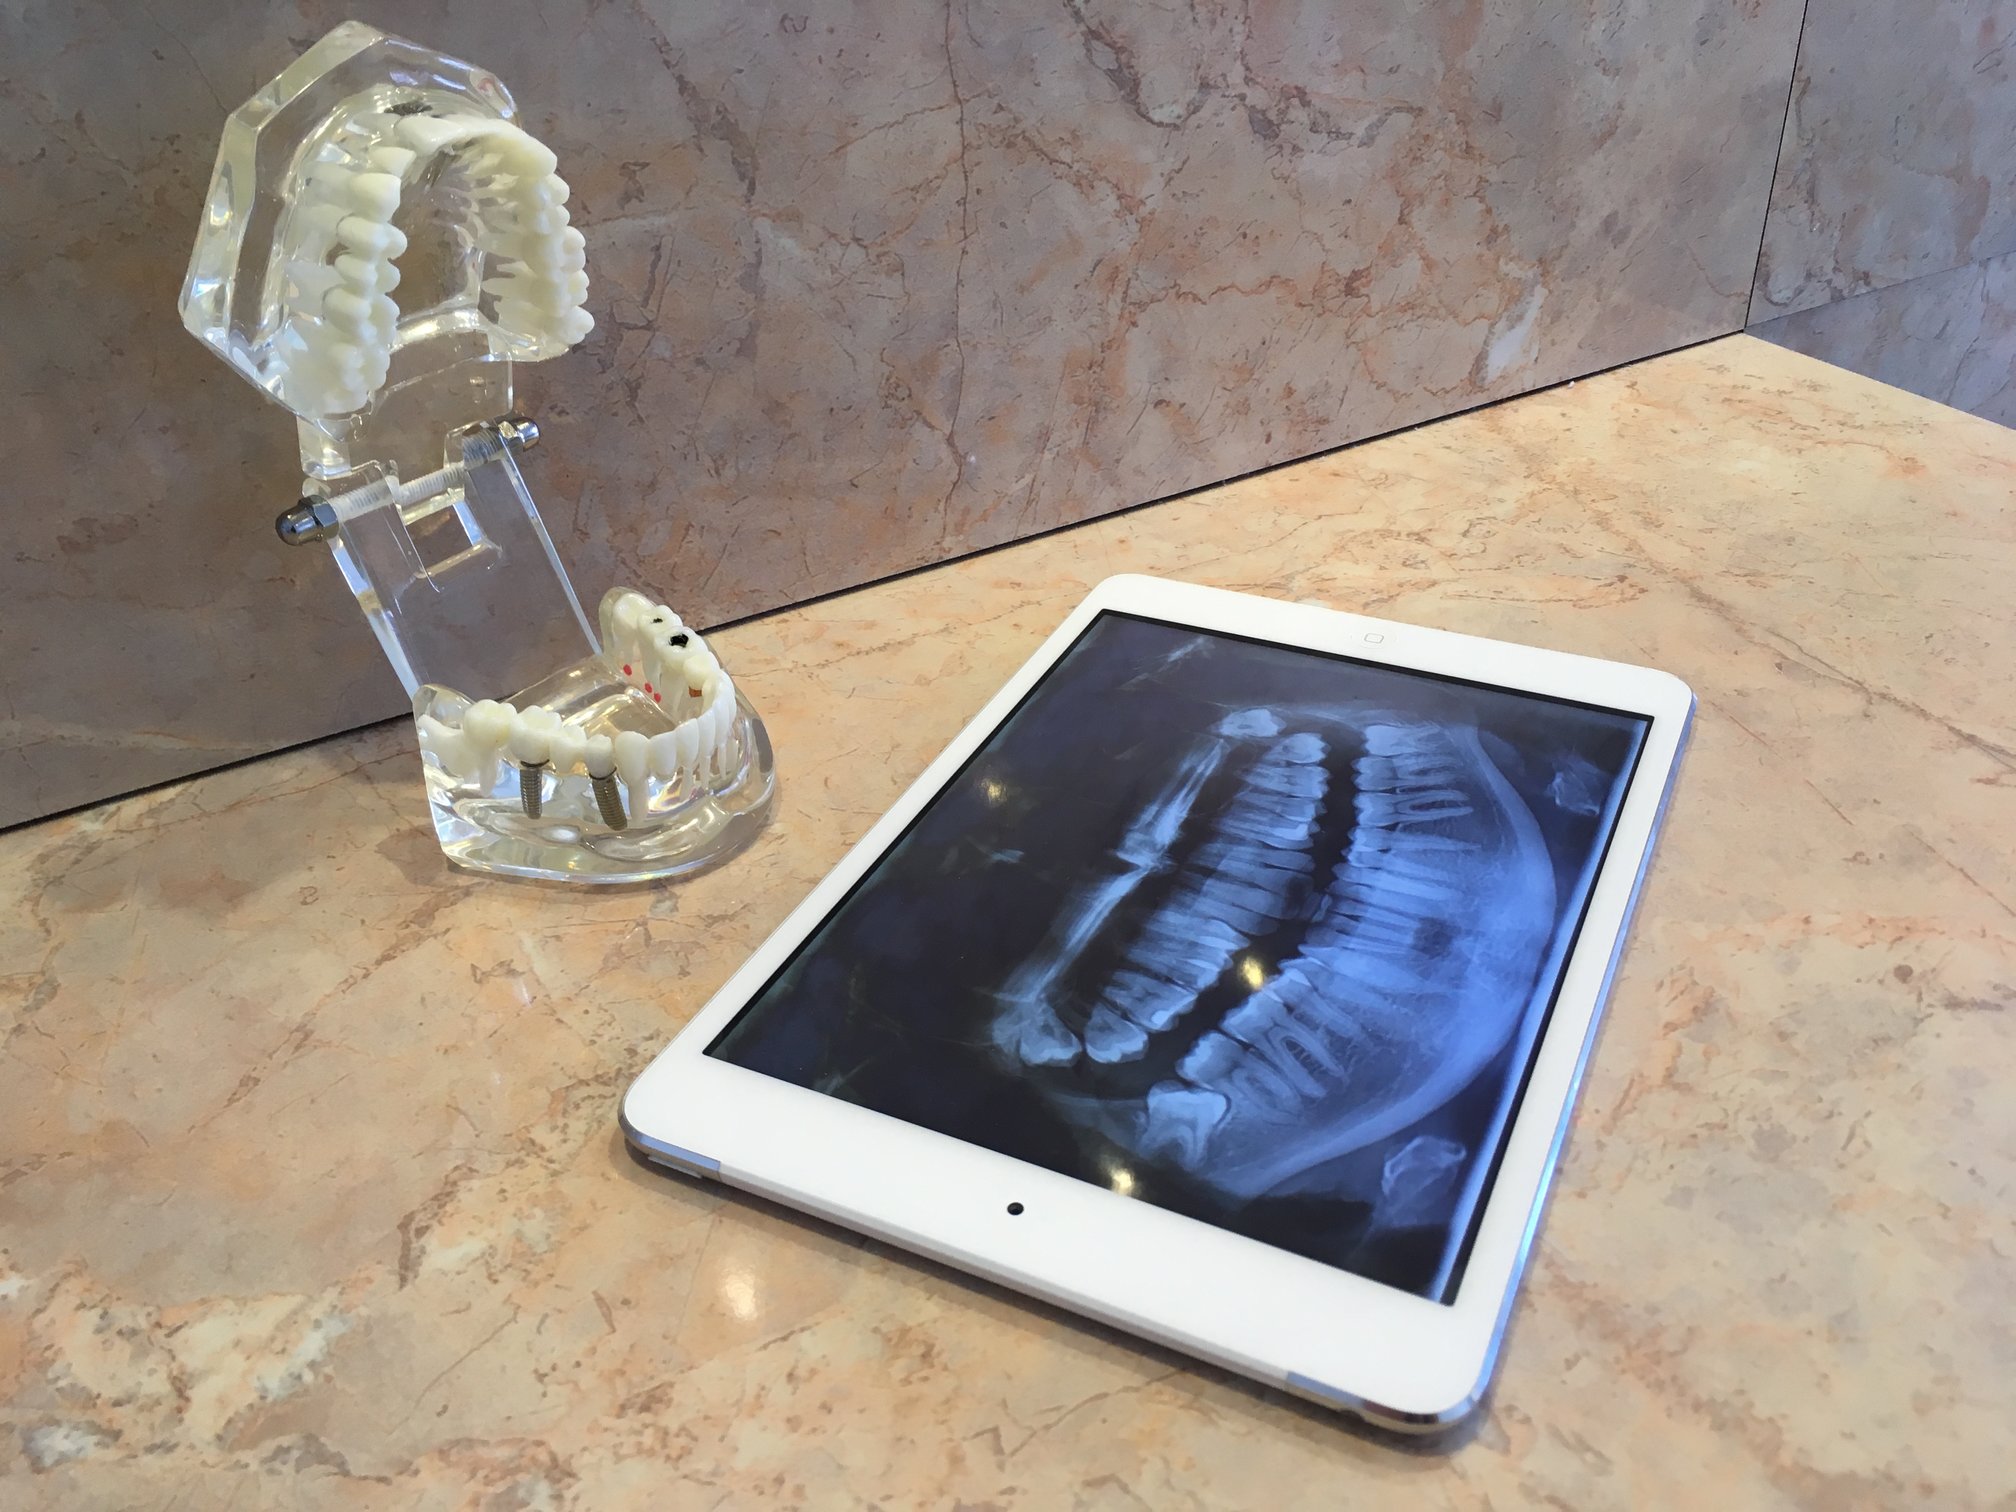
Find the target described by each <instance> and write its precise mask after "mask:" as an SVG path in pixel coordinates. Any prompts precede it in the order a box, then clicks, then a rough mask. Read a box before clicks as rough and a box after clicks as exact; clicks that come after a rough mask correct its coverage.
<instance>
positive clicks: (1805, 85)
mask: <svg viewBox="0 0 2016 1512" xmlns="http://www.w3.org/2000/svg"><path fill="white" fill-rule="evenodd" d="M2012 163H2016V9H2012V8H2011V6H2010V5H2009V3H2008V0H1941V3H1939V4H1937V5H1896V4H1891V3H1887V0H1810V3H1809V4H1808V5H1807V7H1806V22H1805V30H1804V33H1803V35H1802V37H1801V40H1800V44H1799V62H1798V68H1797V70H1796V72H1795V75H1794V80H1793V87H1792V109H1791V114H1790V116H1789V117H1788V118H1787V121H1786V129H1785V137H1784V143H1783V145H1782V147H1781V148H1780V150H1779V160H1778V173H1777V178H1776V182H1775V183H1774V184H1773V186H1772V191H1771V213H1770V217H1769V219H1768V220H1767V222H1766V224H1765V233H1764V246H1763V252H1762V255H1761V257H1760V259H1759V261H1758V265H1757V283H1756V291H1755V294H1754V297H1753V299H1752V302H1751V306H1750V319H1751V320H1752V321H1754V322H1763V321H1766V320H1770V319H1773V318H1775V317H1777V316H1780V315H1788V314H1792V313H1794V312H1796V311H1799V310H1804V309H1809V308H1811V307H1813V306H1814V305H1819V304H1825V303H1826V302H1827V301H1829V300H1833V299H1840V298H1843V297H1845V296H1849V295H1855V294H1862V293H1866V292H1868V291H1869V290H1871V289H1880V288H1883V287H1885V286H1887V285H1890V284H1894V283H1901V282H1904V281H1905V280H1908V279H1913V278H1920V277H1924V276H1925V275H1927V274H1931V273H1941V272H1944V271H1946V270H1947V269H1949V268H1955V267H1958V266H1960V265H1961V264H1963V263H1968V262H1973V261H1976V260H1977V259H1981V258H1986V257H1993V256H1997V255H1999V254H2002V253H2006V252H2011V251H2016V174H2012V172H2011V169H2010V165H2011V164H2012Z"/></svg>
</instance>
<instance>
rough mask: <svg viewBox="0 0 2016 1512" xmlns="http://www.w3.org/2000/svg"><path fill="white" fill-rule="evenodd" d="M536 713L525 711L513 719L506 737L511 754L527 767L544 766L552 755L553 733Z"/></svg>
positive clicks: (529, 710)
mask: <svg viewBox="0 0 2016 1512" xmlns="http://www.w3.org/2000/svg"><path fill="white" fill-rule="evenodd" d="M538 712H539V711H538V710H537V708H536V707H535V708H532V709H527V710H526V711H525V712H524V713H523V714H520V715H518V716H517V717H516V718H515V719H513V720H512V721H511V731H510V735H509V737H508V741H509V744H510V746H511V754H512V755H513V756H516V757H517V758H518V759H519V760H520V761H522V762H524V763H525V764H526V765H528V766H544V765H545V764H546V762H547V760H548V759H549V758H550V757H551V756H552V754H553V731H552V730H551V729H550V728H549V727H548V726H547V724H546V722H545V721H544V720H543V719H540V718H539V717H538Z"/></svg>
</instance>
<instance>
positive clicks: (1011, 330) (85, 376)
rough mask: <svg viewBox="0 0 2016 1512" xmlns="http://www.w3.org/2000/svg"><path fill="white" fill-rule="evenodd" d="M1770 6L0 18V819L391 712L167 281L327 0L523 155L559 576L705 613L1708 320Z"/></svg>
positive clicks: (1759, 182)
mask: <svg viewBox="0 0 2016 1512" xmlns="http://www.w3.org/2000/svg"><path fill="white" fill-rule="evenodd" d="M1799 12H1800V4H1799V0H1697V3H1694V4H1689V5H1685V6H1660V5H1652V4H1647V3H1644V0H1632V3H1630V4H1623V5H1619V4H1617V3H1614V0H1565V3H1560V4H1552V5H1548V6H1544V7H1537V8H1536V7H1531V6H1504V5H1496V6H1487V5H1484V4H1482V3H1481V0H1464V3H1459V4H1452V5H1446V6H1435V7H1420V6H1407V5H1402V4H1399V3H1396V0H1377V3H1371V0H1368V3H1363V4H1356V5H1352V6H1346V7H1338V6H1335V5H1332V4H1327V3H1317V0H1295V3H1289V4H1267V5H1248V4H1244V3H1237V0H1197V3H1195V4H1191V5H1188V6H1179V7H1175V8H1171V7H1168V6H1165V5H1161V4H1156V3H1151V0H1068V3H1061V4H1060V3H1054V0H1001V3H987V4H974V3H967V0H853V3H849V4H846V5H837V6H824V7H818V6H796V5H785V6H779V7H765V6H751V5H746V4H741V3H737V0H690V3H689V0H679V3H673V0H632V3H618V4H610V3H603V0H491V3H486V4H481V5H477V4H461V5H451V4H448V3H446V0H343V3H340V4H339V3H334V0H288V3H280V4H275V3H270V0H153V3H149V4H145V5H119V4H113V3H109V0H77V3H75V4H66V5H62V6H53V5H29V6H19V5H15V6H7V7H0V189H4V194H5V201H6V209H7V214H6V216H5V217H4V224H0V331H4V333H5V339H4V340H0V410H4V412H5V413H6V415H7V416H8V420H9V430H8V448H9V451H8V462H9V474H8V489H9V500H8V504H7V517H6V525H5V537H4V539H5V549H4V550H0V645H4V647H5V652H6V654H5V655H4V656H0V824H5V823H9V822H12V821H16V820H20V819H25V818H28V817H31V816H33V815H36V814H41V813H47V812H51V811H53V810H54V809H57V808H61V807H64V806H67V805H70V804H75V803H80V802H84V801H88V800H91V799H95V798H99V797H103V796H106V795H108V794H110V793H114V792H120V791H125V790H129V789H131V788H134V787H138V786H140V785H142V784H145V783H149V782H155V781H159V780H162V779H164V778H168V777H173V776H178V775H181V774H183V773H186V772H190V771H194V770H199V769H202V768H204V767H208V766H214V765H216V764H218V763H220V762H223V761H226V760H230V759H233V758H237V757H243V756H246V755H250V754H254V753H257V752H260V751H264V750H269V749H272V748H274V747H276V746H280V745H284V744H287V743H289V742H293V741H299V740H303V739H307V738H310V737H313V736H318V735H322V734H326V733H328V732H329V731H331V730H336V729H341V728H345V727H347V726H349V725H353V724H356V723H358V722H360V721H362V720H365V719H370V718H377V717H382V716H385V715H388V714H391V713H393V712H394V711H395V710H396V709H398V708H400V707H402V706H403V700H401V698H400V696H399V694H398V692H397V690H396V688H395V687H394V684H393V682H392V679H391V677H390V675H389V673H387V671H386V670H385V668H384V666H383V664H382V662H381V659H380V656H379V653H378V650H377V647H376V645H375V644H374V642H373V641H372V638H371V636H370V634H369V633H368V631H367V630H366V628H365V626H364V624H363V622H362V620H361V619H360V617H359V616H358V615H357V613H356V611H355V609H354V608H353V606H352V605H351V603H350V602H349V600H348V598H347V597H346V596H345V594H344V592H343V589H342V586H341V584H340V582H339V581H338V579H337V575H336V573H335V572H334V571H333V570H332V568H331V566H330V564H329V562H328V560H327V558H326V556H325V555H324V554H322V553H321V552H317V551H309V552H298V553H290V552H288V551H287V550H285V549H284V548H282V547H281V546H280V545H279V544H278V543H277V542H276V541H275V540H274V538H273V533H272V529H271V521H272V519H273V516H274V514H275V513H276V512H277V511H278V510H279V509H280V508H282V507H284V506H285V505H286V504H287V503H289V502H291V500H292V499H293V497H294V494H295V490H296V485H297V483H298V473H297V471H296V468H295V464H294V441H293V433H292V426H291V423H290V421H289V419H288V417H287V416H286V415H285V414H283V413H282V412H280V411H279V410H277V409H274V408H272V407H270V406H267V405H264V404H263V403H262V402H261V401H260V400H259V399H258V398H257V397H256V396H255V395H254V393H253V392H252V390H251V389H250V388H249V387H247V386H246V385H244V384H243V383H241V382H240V381H239V380H238V378H237V377H236V376H235V375H233V374H232V373H231V372H229V371H228V370H227V369H226V368H225V367H224V366H223V365H222V364H221V363H219V362H217V361H216V360H215V359H214V358H213V357H212V356H211V355H210V354H209V353H208V352H206V351H205V350H204V349H203V348H201V347H200V346H199V345H198V344H197V343H196V342H195V341H194V340H193V339H191V338H190V337H189V336H188V335H186V334H185V333H184V332H183V330H182V329H181V327H180V325H179V323H178V322H177V319H176V314H175V300H176V292H177V289H178V286H179V284H180V281H181V277H182V270H183V267H184V265H185V263H186V260H187V256H188V248H189V243H190V240H191V238H192V236H193V234H194V230H195V226H196V220H197V215H198V210H199V206H200V204H201V200H202V195H203V192H204V186H205V184H206V183H207V182H208V177H209V172H210V165H211V161H212V156H213V154H214V152H215V148H216V142H217V133H218V130H219V128H220V126H221V124H222V121H223V118H224V115H225V113H226V112H227V111H228V110H230V109H231V108H233V107H234V106H236V105H237V104H238V103H239V102H240V101H242V100H244V99H245V98H246V97H247V96H248V95H250V94H251V93H252V92H253V90H255V89H256V88H257V87H259V85H260V84H261V83H263V82H264V81H265V80H266V79H268V78H270V77H271V76H272V75H273V74H275V73H276V72H277V71H278V70H279V69H280V68H281V67H282V66H283V65H284V64H286V63H287V62H288V61H290V60H291V59H292V58H293V57H294V56H296V55H297V54H298V53H299V52H300V50H301V49H302V48H303V47H304V46H306V45H307V44H308V43H309V42H310V41H312V40H313V39H314V38H315V37H317V36H319V35H321V34H322V33H323V32H325V31H326V30H327V29H328V28H329V27H330V26H331V25H333V24H334V23H336V22H337V21H339V20H342V19H344V18H345V17H346V16H351V15H355V16H357V17H359V18H361V19H364V20H369V21H373V22H376V23H379V24H381V25H384V26H386V27H388V28H390V29H391V30H393V31H396V32H400V33H404V34H409V35H411V36H412V37H414V38H415V39H416V40H420V41H423V42H426V43H428V44H430V45H433V46H436V47H440V48H443V49H445V50H448V51H450V52H454V53H457V54H460V55H462V56H464V57H468V58H471V59H474V60H476V61H478V62H481V63H483V64H485V65H486V66H488V67H490V68H492V69H494V70H495V71H496V73H497V74H498V75H499V76H500V77H502V78H503V79H504V80H505V81H506V82H507V83H508V84H509V85H510V86H511V88H512V89H513V91H514V92H515V93H516V95H517V97H518V99H519V101H520V103H521V105H522V107H523V109H524V111H525V115H526V120H527V123H528V124H529V125H530V126H531V128H532V129H533V130H534V131H535V132H537V133H538V134H539V135H541V136H542V137H544V138H545V139H546V140H548V141H550V142H551V144H552V145H553V147H554V148H555V150H556V151H557V152H558V153H559V156H560V160H561V168H562V172H563V173H564V174H565V176H566V177H567V179H568V180H569V181H570V182H571V183H572V184H573V186H574V194H575V201H574V210H575V219H576V221H577V222H578V223H579V224H580V225H581V226H582V227H583V229H584V230H585V232H586V234H587V238H588V257H589V271H590V274H591V275H592V278H593V281H594V291H593V293H592V295H591V307H592V309H593V311H594V314H595V316H596V318H597V320H598V321H599V322H600V325H599V328H598V330H597V332H596V333H595V335H594V336H593V337H592V338H591V339H590V340H589V341H588V342H587V344H586V345H585V346H584V347H583V348H582V349H581V350H579V351H578V352H576V353H574V354H572V355H570V356H568V357H566V358H563V359H561V360H559V361H556V362H553V363H549V364H545V365H544V367H543V368H542V369H541V370H539V371H536V372H534V373H532V374H530V375H528V377H527V380H526V383H525V386H524V387H525V399H526V402H527V407H528V408H529V409H530V410H531V411H532V412H533V413H535V414H536V415H537V416H538V418H539V419H540V421H541V422H542V423H543V425H544V426H545V429H546V434H547V437H548V445H547V446H546V447H545V448H544V449H542V451H541V453H540V454H539V457H538V459H537V460H536V462H535V463H534V464H533V465H532V466H531V469H530V470H531V474H532V481H533V486H534V487H535V489H537V490H538V492H539V494H540V496H541V498H542V499H543V500H544V502H545V508H546V512H547V515H548V518H549V519H550V520H551V521H552V523H553V526H554V530H555V534H556V535H557V536H558V537H559V538H560V545H561V550H562V552H563V554H565V555H566V556H567V558H568V559H569V562H570V565H571V566H572V568H573V569H574V572H575V575H576V579H577V581H578V582H579V583H580V585H581V589H582V592H583V594H584V596H585V597H587V598H588V599H590V600H591V601H592V600H593V599H594V598H595V597H596V596H598V595H599V594H600V593H601V592H602V591H603V590H604V589H605V588H606V587H608V586H609V584H610V583H612V582H626V583H635V584H638V585H640V586H643V587H647V588H650V589H652V590H653V591H654V592H655V593H656V594H658V595H660V596H662V597H664V598H666V599H667V600H669V601H671V602H672V603H674V604H676V605H677V606H678V607H679V608H680V609H681V610H682V611H683V612H684V613H686V614H687V615H688V616H689V617H690V618H692V619H694V620H695V621H696V622H702V623H717V622H719V621H721V620H723V619H726V618H729V617H734V616H739V615H745V614H749V613H753V612H755V611H758V610H763V609H769V608H774V607H777V606H779V605H782V604H787V603H792V602H797V601H800V600H803V599H805V598H807V597H809V596H811V595H814V594H818V593H824V592H827V591H830V590H833V589H838V588H843V587H847V586H851V585H854V584H858V583H861V582H864V581H867V580H869V579H872V578H876V577H879V576H882V575H885V574H888V573H891V572H895V571H897V570H900V569H903V568H908V567H913V566H916V565H919V564H922V563H927V562H935V561H941V560H943V559H945V558H947V557H949V556H952V555H955V554H957V553H959V552H962V551H966V550H969V549H972V548H974V547H979V546H984V545H990V544H993V543H997V542H1001V541H1005V540H1009V539H1012V538H1016V537H1019V536H1023V535H1027V534H1029V533H1031V532H1034V531H1037V530H1041V529H1044V528H1047V527H1051V526H1055V525H1059V524H1062V523H1065V522H1067V521H1072V520H1078V519H1083V518H1086V517H1088V516H1092V515H1097V514H1100V513H1103V512H1106V511H1110V510H1113V509H1117V508H1121V507H1124V506H1127V505H1133V504H1138V503H1141V502H1142V501H1144V500H1148V499H1153V498H1158V497H1162V496H1165V495H1167V494H1170V493H1172V492H1175V491H1177V490H1181V489H1185V488H1192V487H1196V486H1199V485H1202V484H1206V483H1211V482H1215V481H1217V480H1220V479H1223V478H1227V477H1231V476H1234V475H1237V474H1240V473H1243V472H1246V471H1249V470H1251V469H1253V468H1256V467H1260V466H1262V465H1265V464H1268V463H1274V462H1280V461H1283V460H1286V459H1289V458H1293V457H1298V456H1304V455H1307V454H1309V453H1312V452H1315V451H1318V450H1320V449H1323V448H1325V447H1330V446H1334V445H1337V444H1339V443H1341V442H1344V441H1347V440H1352V439H1356V438H1359V437H1362V436H1366V435H1370V434H1374V433H1376V432H1380V431H1384V430H1388V429H1391V428H1393V427H1396V426H1401V425H1405V424H1409V423H1412V422H1414V421H1418V420H1425V419H1429V418H1432V417H1434V416H1436V415H1442V414H1447V413H1450V412H1451V411H1453V410H1456V409H1459V408H1462V407H1464V406H1466V405H1469V404H1472V403H1475V402H1476V401H1478V400H1480V399H1485V398H1490V397H1494V396H1502V395H1506V394H1511V393H1516V392H1519V391H1521V390H1524V389H1528V388H1532V387H1535V386H1538V385H1540V384H1544V383H1548V382H1552V381H1554V380H1557V379H1560V378H1563V377H1568V376H1572V375H1575V374H1578V373H1584V372H1589V371H1593V370H1596V369H1599V368H1603V367H1606V366H1609V365H1611V364H1614V363H1617V362H1621V361H1625V360H1629V359H1631V358H1636V357H1641V356H1644V355H1646V354H1648V353H1651V352H1655V351H1660V350H1664V349H1667V348H1670V347H1674V346H1678V345H1680V344H1683V343H1685V342H1689V341H1694V340H1698V339H1700V338H1703V337H1707V336H1713V335H1717V334H1720V333H1723V332H1727V331H1731V330H1734V329H1736V328H1738V327H1739V326H1741V325H1742V324H1743V320H1744V309H1745V303H1746V297H1747V294H1748V291H1749V287H1750V283H1751V274H1752V266H1753V260H1754V254H1755V251H1756V246H1757V228H1758V225H1759V223H1760V221H1761V218H1762V216H1763V213H1764V206H1765V200H1766V196H1767V193H1768V190H1769V186H1770V178H1771V170H1772V160H1773V154H1774V150H1775V147H1776V144H1777V142H1778V138H1779V132H1780V126H1781V123H1782V120H1783V112H1784V103H1785V81H1786V79H1787V78H1788V77H1789V75H1790V72H1791V68H1792V55H1793V44H1794V38H1795V35H1796V33H1797V30H1798V22H1799Z"/></svg>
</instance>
